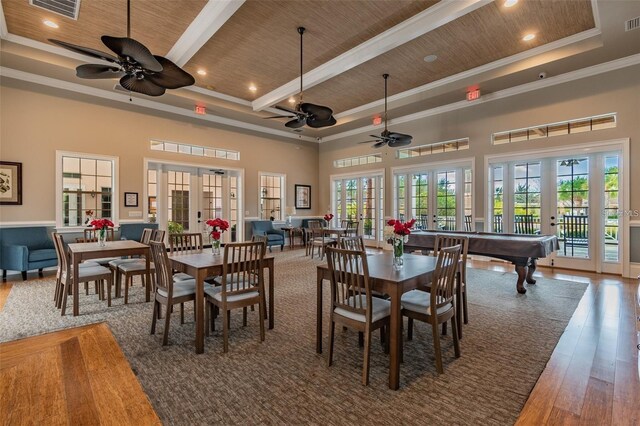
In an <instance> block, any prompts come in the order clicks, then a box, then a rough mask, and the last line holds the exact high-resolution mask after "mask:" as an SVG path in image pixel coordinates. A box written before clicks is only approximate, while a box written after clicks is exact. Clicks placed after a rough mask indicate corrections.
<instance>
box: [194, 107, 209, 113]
mask: <svg viewBox="0 0 640 426" xmlns="http://www.w3.org/2000/svg"><path fill="white" fill-rule="evenodd" d="M195 111H196V114H200V115H205V114H206V113H207V108H206V107H205V106H204V105H196V106H195Z"/></svg>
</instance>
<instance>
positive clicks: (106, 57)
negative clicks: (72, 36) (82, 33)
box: [48, 38, 119, 63]
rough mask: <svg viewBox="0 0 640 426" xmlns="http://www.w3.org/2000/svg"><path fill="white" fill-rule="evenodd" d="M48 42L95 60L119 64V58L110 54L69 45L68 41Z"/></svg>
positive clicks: (53, 40)
mask: <svg viewBox="0 0 640 426" xmlns="http://www.w3.org/2000/svg"><path fill="white" fill-rule="evenodd" d="M48 40H49V41H50V42H51V43H53V44H56V45H58V46H60V47H64V48H65V49H67V50H70V51H72V52H76V53H79V54H81V55H87V56H91V57H93V58H98V59H102V60H104V61H108V62H114V63H118V62H119V60H118V58H116V57H115V56H113V55H111V54H109V53H105V52H101V51H99V50H96V49H91V48H89V47H83V46H77V45H75V44H71V43H67V42H66V41H60V40H55V39H52V38H50V39H48Z"/></svg>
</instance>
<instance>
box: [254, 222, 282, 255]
mask: <svg viewBox="0 0 640 426" xmlns="http://www.w3.org/2000/svg"><path fill="white" fill-rule="evenodd" d="M251 231H252V233H253V235H264V236H266V237H267V247H269V251H271V247H272V246H280V251H282V250H283V249H284V231H282V230H280V229H274V228H273V222H272V221H270V220H256V221H253V222H251Z"/></svg>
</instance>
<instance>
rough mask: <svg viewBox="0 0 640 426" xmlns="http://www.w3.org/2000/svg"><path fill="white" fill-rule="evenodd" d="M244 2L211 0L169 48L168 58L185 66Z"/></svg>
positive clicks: (241, 0)
mask: <svg viewBox="0 0 640 426" xmlns="http://www.w3.org/2000/svg"><path fill="white" fill-rule="evenodd" d="M244 2H245V0H209V2H208V3H207V4H206V5H205V6H204V7H203V8H202V10H201V11H200V13H199V14H198V16H196V17H195V19H194V20H193V22H191V24H190V25H189V26H188V27H187V29H186V30H185V32H184V33H183V34H182V35H181V36H180V38H179V39H178V41H176V44H174V45H173V47H172V48H171V50H169V53H167V59H169V60H171V61H173V62H175V63H176V64H177V65H178V66H179V67H182V66H184V65H185V64H186V63H187V62H189V60H190V59H191V58H192V57H193V55H195V54H196V53H197V52H198V50H200V48H201V47H202V46H203V45H204V44H205V43H206V42H207V41H208V40H209V39H210V38H211V37H212V36H213V35H214V34H215V33H216V32H217V31H218V30H219V29H220V28H221V27H222V25H224V23H225V22H227V21H228V20H229V18H231V16H233V14H234V13H236V11H237V10H238V9H239V8H240V6H242V5H243V3H244Z"/></svg>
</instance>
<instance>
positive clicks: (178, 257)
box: [169, 251, 275, 354]
mask: <svg viewBox="0 0 640 426" xmlns="http://www.w3.org/2000/svg"><path fill="white" fill-rule="evenodd" d="M169 261H170V262H171V265H172V268H173V269H174V270H176V271H179V272H184V273H186V274H188V275H191V276H192V277H194V278H195V280H196V300H195V311H196V312H195V314H196V341H195V346H196V353H198V354H201V353H203V352H204V326H205V324H204V279H205V278H206V277H209V276H219V275H222V274H223V272H222V271H223V267H224V254H213V253H211V252H205V251H201V252H197V253H187V254H181V253H180V252H176V253H171V254H169ZM262 261H263V267H264V268H267V269H268V270H269V279H268V283H269V290H268V294H269V297H268V301H267V302H268V308H267V311H268V314H267V313H266V312H265V314H266V315H267V318H268V320H269V329H270V330H271V329H273V326H274V322H275V321H274V296H273V295H274V283H273V282H274V257H273V255H266V256H264V258H263V259H262Z"/></svg>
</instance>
